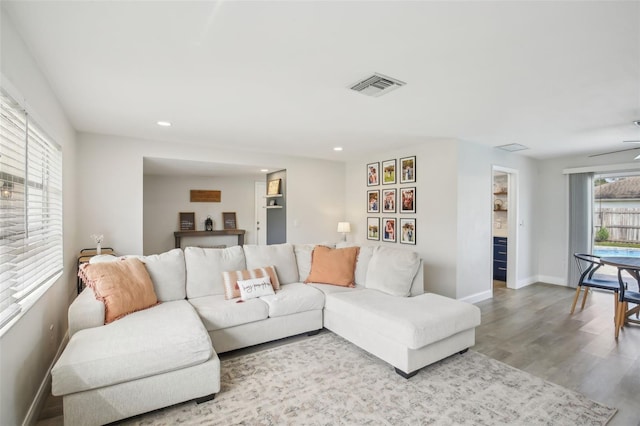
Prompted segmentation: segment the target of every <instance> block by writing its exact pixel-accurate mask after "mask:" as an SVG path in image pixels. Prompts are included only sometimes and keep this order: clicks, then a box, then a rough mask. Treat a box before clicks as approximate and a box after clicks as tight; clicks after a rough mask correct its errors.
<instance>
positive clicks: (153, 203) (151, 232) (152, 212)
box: [143, 175, 265, 254]
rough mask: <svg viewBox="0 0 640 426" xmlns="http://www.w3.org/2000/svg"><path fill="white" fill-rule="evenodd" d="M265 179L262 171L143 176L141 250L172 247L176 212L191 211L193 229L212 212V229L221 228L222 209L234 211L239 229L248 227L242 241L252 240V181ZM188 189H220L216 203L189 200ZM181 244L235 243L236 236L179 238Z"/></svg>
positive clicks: (157, 250)
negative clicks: (212, 174) (208, 174)
mask: <svg viewBox="0 0 640 426" xmlns="http://www.w3.org/2000/svg"><path fill="white" fill-rule="evenodd" d="M257 180H258V181H262V182H264V181H265V177H264V175H263V176H262V177H261V178H260V177H259V176H233V177H206V176H145V177H144V203H143V210H144V222H143V231H144V241H143V243H144V254H153V253H163V252H165V251H167V250H170V249H172V248H174V238H173V232H174V231H177V230H179V225H178V214H179V212H194V213H195V217H196V230H197V231H203V230H204V221H205V219H206V218H207V216H211V219H212V220H213V221H214V228H213V229H216V230H218V229H223V224H222V212H236V220H237V225H238V228H239V229H244V230H246V231H247V233H246V234H245V243H247V244H255V235H254V234H255V227H254V223H255V218H254V216H255V215H254V212H255V182H256V181H257ZM191 189H208V190H217V191H221V192H222V193H221V202H219V203H199V202H198V203H192V202H190V201H189V191H190V190H191ZM181 243H182V246H183V247H186V246H187V245H196V246H204V245H207V246H211V245H217V244H225V245H227V246H232V245H236V244H237V243H238V238H237V237H236V236H220V237H198V238H188V237H184V238H182V241H181Z"/></svg>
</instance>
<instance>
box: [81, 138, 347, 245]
mask: <svg viewBox="0 0 640 426" xmlns="http://www.w3.org/2000/svg"><path fill="white" fill-rule="evenodd" d="M144 157H158V158H171V159H178V160H192V161H200V162H202V161H211V162H212V163H229V164H242V165H255V166H257V168H260V166H261V165H264V164H266V165H274V164H277V165H279V166H280V168H282V169H287V239H288V241H289V242H293V243H305V242H316V241H326V240H330V241H335V240H337V239H338V238H339V235H338V234H337V233H336V225H337V223H338V222H339V221H340V220H342V218H343V217H344V199H345V198H344V181H345V171H344V169H345V167H344V163H341V162H335V161H325V160H313V159H307V158H300V157H282V156H275V155H272V154H265V153H257V152H249V151H235V150H233V149H229V148H225V147H223V146H217V147H215V146H214V147H203V146H196V145H189V144H186V143H184V144H175V143H167V142H160V141H146V140H140V139H128V138H123V137H119V136H107V135H95V134H87V133H81V134H79V135H78V174H79V175H80V176H82V179H79V180H78V182H79V183H78V186H79V188H78V189H79V194H81V196H80V197H79V199H78V211H79V212H81V213H82V214H80V215H79V217H78V222H77V229H78V241H79V244H80V245H81V246H91V244H92V242H91V240H90V238H89V235H91V234H93V233H96V232H100V233H103V234H104V235H105V242H104V244H105V245H106V246H113V247H114V248H115V249H116V250H117V251H118V252H119V253H128V254H138V253H143V252H144V250H143V232H144V230H143V220H144V217H143V210H144V188H143V187H144V185H143V158H144ZM223 196H224V194H223ZM252 198H253V196H252Z"/></svg>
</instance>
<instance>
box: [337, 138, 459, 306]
mask: <svg viewBox="0 0 640 426" xmlns="http://www.w3.org/2000/svg"><path fill="white" fill-rule="evenodd" d="M457 150H458V147H457V143H456V142H455V141H449V140H443V141H434V142H429V143H428V144H424V145H416V146H412V147H408V148H406V149H402V150H397V151H387V152H380V153H372V154H370V155H367V156H365V157H362V158H357V159H353V160H351V161H349V162H348V163H347V178H346V185H347V197H346V200H347V201H346V214H347V216H346V219H347V220H348V221H349V222H351V226H352V234H351V235H350V236H349V240H353V241H356V242H359V243H366V242H369V243H373V244H384V245H389V246H394V247H399V248H406V249H411V250H415V251H416V252H418V253H419V254H420V257H421V258H422V259H423V261H424V276H425V289H426V290H428V291H432V292H436V293H440V294H443V295H447V296H453V297H455V294H456V250H457V249H456V246H457V229H456V217H457V214H456V210H457V189H456V188H457V181H458V177H457V174H458V169H457V155H458V154H457ZM412 155H415V156H416V157H417V158H416V167H417V169H416V183H415V185H414V184H405V185H400V184H396V185H379V186H375V187H368V186H367V169H366V166H367V164H368V163H373V162H382V161H385V160H390V159H394V158H395V159H396V160H399V159H400V158H401V157H408V156H412ZM405 186H415V187H416V214H415V215H413V214H400V213H395V214H389V213H380V214H368V213H367V196H366V194H367V190H371V189H380V190H382V189H387V188H393V187H395V188H401V187H405ZM367 217H379V218H382V217H396V218H401V217H415V218H416V245H415V246H412V245H404V244H400V243H399V242H398V243H388V242H382V241H380V242H375V241H367V239H366V238H367V233H366V224H367Z"/></svg>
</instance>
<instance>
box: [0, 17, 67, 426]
mask: <svg viewBox="0 0 640 426" xmlns="http://www.w3.org/2000/svg"><path fill="white" fill-rule="evenodd" d="M0 18H1V19H2V23H1V25H0V29H1V37H0V40H1V43H2V44H1V46H0V54H1V57H0V69H1V71H2V76H3V79H2V82H1V85H2V86H3V87H4V88H6V89H8V90H9V92H10V94H11V95H12V96H13V97H15V98H16V99H17V100H19V101H21V102H24V103H26V105H27V111H28V112H29V113H30V115H31V116H32V117H33V118H34V119H35V121H36V122H38V124H39V125H40V126H41V127H42V128H43V129H44V130H45V131H46V132H47V133H48V134H49V136H50V137H52V138H53V139H54V140H55V141H56V142H57V143H58V144H60V145H61V146H62V155H63V160H62V161H63V191H64V198H63V202H64V207H63V209H64V210H63V215H64V224H63V226H64V235H63V238H64V274H63V276H62V277H61V278H60V279H59V280H58V281H57V282H55V283H54V284H53V285H52V286H51V287H50V288H49V289H48V290H47V291H46V292H45V294H44V295H43V296H42V297H41V298H40V299H39V300H38V301H37V302H36V303H35V304H34V305H33V306H31V308H30V309H29V310H28V311H27V312H26V313H24V314H23V316H22V317H21V318H20V319H18V321H17V322H16V323H15V324H14V325H13V326H12V327H11V328H10V329H9V330H7V331H6V332H4V334H3V335H2V336H1V337H0V372H1V375H0V424H2V425H19V424H22V423H23V422H24V421H31V420H33V416H36V415H37V414H38V412H37V407H32V403H33V402H34V401H35V400H36V396H37V395H40V396H44V397H46V393H47V392H48V390H47V389H46V385H47V383H48V381H47V380H48V370H49V367H50V365H51V362H52V361H53V359H54V356H55V354H56V352H57V351H58V348H59V347H60V345H61V342H62V340H63V338H64V335H65V333H66V330H67V307H68V306H69V302H70V300H71V298H72V297H73V295H74V292H75V267H76V264H75V261H76V250H77V246H76V245H75V221H76V213H75V212H76V209H75V198H76V192H75V184H74V182H75V180H76V176H75V162H76V156H75V131H74V130H73V128H72V127H71V125H70V123H69V121H68V120H67V118H66V116H65V114H64V111H63V110H62V108H61V107H60V105H59V104H58V101H57V100H56V98H55V95H54V94H53V92H52V90H51V88H50V87H49V86H48V83H47V81H46V79H45V78H44V77H43V75H42V74H41V73H40V70H39V69H38V67H37V65H36V63H35V61H34V60H33V58H32V57H31V56H30V55H29V52H28V50H27V48H26V46H25V44H24V42H23V41H22V40H21V39H20V36H19V34H18V33H17V31H16V29H15V27H14V25H13V23H12V21H11V19H10V17H9V16H7V14H6V12H5V11H4V8H0ZM39 390H40V393H39Z"/></svg>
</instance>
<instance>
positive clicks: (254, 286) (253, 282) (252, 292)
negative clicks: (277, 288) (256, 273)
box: [238, 277, 275, 300]
mask: <svg viewBox="0 0 640 426" xmlns="http://www.w3.org/2000/svg"><path fill="white" fill-rule="evenodd" d="M238 287H239V288H240V298H241V299H242V300H249V299H254V298H256V297H261V296H270V295H273V294H275V293H274V291H273V286H272V285H271V279H270V278H269V277H262V278H251V279H250V280H242V281H238Z"/></svg>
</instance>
